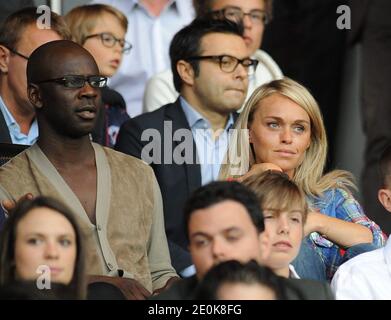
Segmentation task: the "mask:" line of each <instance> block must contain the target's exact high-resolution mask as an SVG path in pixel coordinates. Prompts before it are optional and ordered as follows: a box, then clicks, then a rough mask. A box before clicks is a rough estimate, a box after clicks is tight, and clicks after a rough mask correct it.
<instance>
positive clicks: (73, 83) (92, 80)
mask: <svg viewBox="0 0 391 320" xmlns="http://www.w3.org/2000/svg"><path fill="white" fill-rule="evenodd" d="M86 81H87V82H88V83H89V85H90V86H91V87H93V88H103V87H106V85H107V77H103V76H87V77H85V76H79V75H67V76H63V77H62V78H55V79H47V80H41V81H37V82H34V83H36V84H40V83H46V82H55V83H58V84H61V85H63V86H64V87H66V88H82V87H84V85H85V84H86Z"/></svg>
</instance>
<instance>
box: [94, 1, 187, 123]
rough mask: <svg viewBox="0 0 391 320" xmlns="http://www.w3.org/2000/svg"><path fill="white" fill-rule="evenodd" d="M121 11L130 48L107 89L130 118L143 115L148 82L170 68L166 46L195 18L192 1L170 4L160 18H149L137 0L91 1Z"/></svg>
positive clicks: (170, 2)
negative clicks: (116, 95)
mask: <svg viewBox="0 0 391 320" xmlns="http://www.w3.org/2000/svg"><path fill="white" fill-rule="evenodd" d="M92 2H93V3H104V4H108V5H111V6H113V7H115V8H117V9H119V10H120V11H122V12H123V13H124V14H125V16H126V17H127V18H128V31H127V33H126V36H125V38H126V41H129V42H130V43H131V44H132V46H133V47H132V49H131V50H130V53H128V54H124V56H123V60H122V63H121V66H120V67H119V69H118V72H117V73H116V74H115V75H114V76H113V77H112V78H110V80H109V85H110V88H112V89H114V90H117V91H118V92H119V93H121V94H122V96H123V97H124V99H125V102H126V110H127V112H128V114H129V115H130V116H131V117H135V116H137V115H139V114H141V113H142V99H143V95H144V88H145V84H146V82H147V80H148V79H149V78H151V77H152V76H153V75H154V74H156V73H158V72H161V71H163V70H166V69H167V68H169V67H170V58H169V54H168V51H169V46H170V43H171V40H172V38H173V36H174V35H175V34H176V33H177V32H178V31H179V30H180V29H182V28H183V27H184V26H185V25H187V24H189V23H190V22H191V21H192V20H193V18H194V8H193V5H192V1H191V0H170V1H169V2H168V4H167V6H166V7H165V8H164V9H163V11H162V12H161V14H160V15H159V16H157V17H154V16H151V15H150V14H149V12H148V11H147V10H146V9H145V7H144V6H143V5H142V4H141V3H140V1H139V0H94V1H92Z"/></svg>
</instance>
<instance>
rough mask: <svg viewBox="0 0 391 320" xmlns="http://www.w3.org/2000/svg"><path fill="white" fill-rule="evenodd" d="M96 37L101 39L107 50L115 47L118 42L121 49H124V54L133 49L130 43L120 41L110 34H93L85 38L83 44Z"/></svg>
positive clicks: (123, 40)
mask: <svg viewBox="0 0 391 320" xmlns="http://www.w3.org/2000/svg"><path fill="white" fill-rule="evenodd" d="M96 37H99V38H100V41H101V42H102V44H103V45H104V46H105V47H107V48H112V47H114V46H115V44H116V43H117V42H118V43H119V45H120V47H121V48H122V52H123V53H129V51H130V49H132V45H131V44H130V43H129V42H127V41H126V40H125V39H118V38H116V37H114V36H113V35H112V34H111V33H108V32H102V33H96V34H91V35H89V36H86V37H84V41H83V43H84V42H85V41H86V40H87V39H90V38H96Z"/></svg>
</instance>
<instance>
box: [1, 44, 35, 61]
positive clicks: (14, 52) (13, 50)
mask: <svg viewBox="0 0 391 320" xmlns="http://www.w3.org/2000/svg"><path fill="white" fill-rule="evenodd" d="M4 47H6V48H7V49H8V50H9V51H11V52H12V53H13V54H16V55H17V56H19V57H21V58H23V59H25V60H28V59H29V57H27V56H25V55H24V54H21V53H20V52H18V51H16V50H15V49H12V48H10V47H8V46H4Z"/></svg>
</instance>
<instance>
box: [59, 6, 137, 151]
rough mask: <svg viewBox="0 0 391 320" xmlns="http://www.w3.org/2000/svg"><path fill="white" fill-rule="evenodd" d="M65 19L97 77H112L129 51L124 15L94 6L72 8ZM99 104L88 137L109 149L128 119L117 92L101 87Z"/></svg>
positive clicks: (122, 101)
mask: <svg viewBox="0 0 391 320" xmlns="http://www.w3.org/2000/svg"><path fill="white" fill-rule="evenodd" d="M65 20H66V22H67V24H68V26H69V28H70V29H71V33H72V36H73V40H74V41H75V42H77V43H78V44H80V45H82V46H83V47H84V48H85V49H87V50H88V51H89V52H90V53H91V54H92V56H93V57H94V59H95V61H96V63H97V65H98V68H99V72H100V74H101V75H102V76H104V77H109V78H110V77H112V76H113V75H114V74H115V73H116V72H117V70H118V68H119V66H120V64H121V61H122V58H123V54H128V53H129V52H130V50H131V49H132V45H131V44H130V43H129V42H127V41H126V40H125V34H126V30H127V28H128V20H127V18H126V17H125V15H124V14H123V13H122V12H121V11H119V10H117V9H115V8H114V7H112V6H109V5H104V4H95V5H84V6H79V7H76V8H74V9H72V10H71V11H70V12H69V13H68V14H67V15H66V16H65ZM102 102H103V106H102V108H101V109H100V113H99V116H98V120H97V123H96V127H95V129H94V131H93V132H92V138H93V140H94V141H95V142H97V143H99V144H101V145H104V146H107V147H113V146H114V145H115V142H116V139H117V135H118V131H119V128H120V126H121V124H122V123H124V122H125V121H126V120H128V119H129V116H128V114H127V112H126V104H125V101H124V99H123V97H122V95H121V94H120V93H119V92H117V91H115V90H113V89H109V88H107V87H105V88H103V89H102Z"/></svg>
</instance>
